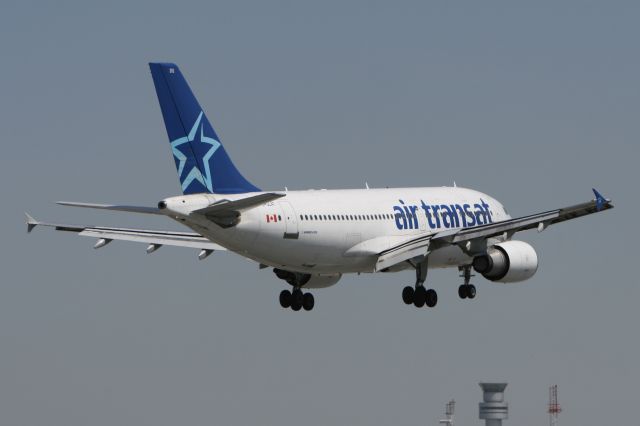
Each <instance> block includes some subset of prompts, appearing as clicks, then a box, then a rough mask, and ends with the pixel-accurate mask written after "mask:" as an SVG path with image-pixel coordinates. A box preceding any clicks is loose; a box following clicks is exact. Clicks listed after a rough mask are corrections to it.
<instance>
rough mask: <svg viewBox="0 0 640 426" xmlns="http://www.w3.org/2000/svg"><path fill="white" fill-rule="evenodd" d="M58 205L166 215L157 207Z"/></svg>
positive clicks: (59, 202)
mask: <svg viewBox="0 0 640 426" xmlns="http://www.w3.org/2000/svg"><path fill="white" fill-rule="evenodd" d="M56 204H59V205H61V206H70V207H83V208H87V209H100V210H112V211H118V212H130V213H144V214H158V215H165V214H166V213H165V212H163V211H162V210H160V209H159V208H157V207H144V206H127V205H117V204H95V203H77V202H73V201H58V202H57V203H56Z"/></svg>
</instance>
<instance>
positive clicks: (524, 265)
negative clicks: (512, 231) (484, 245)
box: [473, 241, 538, 283]
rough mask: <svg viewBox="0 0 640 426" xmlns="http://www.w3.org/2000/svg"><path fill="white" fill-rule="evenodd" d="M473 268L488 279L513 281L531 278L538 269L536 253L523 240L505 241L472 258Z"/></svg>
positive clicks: (503, 281) (504, 281) (505, 281)
mask: <svg viewBox="0 0 640 426" xmlns="http://www.w3.org/2000/svg"><path fill="white" fill-rule="evenodd" d="M473 269H474V270H475V271H476V272H479V273H481V274H482V276H483V277H485V278H486V279H488V280H491V281H497V282H502V283H513V282H518V281H524V280H527V279H529V278H531V277H532V276H533V275H534V274H535V273H536V271H537V270H538V255H537V254H536V251H535V250H534V249H533V247H531V246H530V245H529V244H527V243H525V242H524V241H505V242H504V243H498V244H496V245H493V246H491V247H489V249H488V250H487V253H486V254H482V255H480V256H476V257H475V258H473Z"/></svg>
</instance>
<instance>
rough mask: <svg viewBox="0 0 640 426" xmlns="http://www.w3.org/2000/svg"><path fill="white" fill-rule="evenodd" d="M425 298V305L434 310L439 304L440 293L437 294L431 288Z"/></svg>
mask: <svg viewBox="0 0 640 426" xmlns="http://www.w3.org/2000/svg"><path fill="white" fill-rule="evenodd" d="M425 296H426V297H425V304H426V305H427V306H428V307H430V308H433V307H434V306H436V305H437V304H438V293H436V291H435V290H434V289H432V288H430V289H429V290H427V291H426V295H425Z"/></svg>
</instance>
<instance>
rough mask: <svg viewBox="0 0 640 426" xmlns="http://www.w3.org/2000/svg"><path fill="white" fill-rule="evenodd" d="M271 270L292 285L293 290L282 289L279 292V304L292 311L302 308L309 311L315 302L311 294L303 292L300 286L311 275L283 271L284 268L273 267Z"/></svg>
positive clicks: (307, 280) (306, 281)
mask: <svg viewBox="0 0 640 426" xmlns="http://www.w3.org/2000/svg"><path fill="white" fill-rule="evenodd" d="M273 272H274V273H275V274H276V276H277V277H278V278H280V279H281V280H284V281H286V282H287V283H288V284H290V285H291V286H292V287H293V290H291V291H289V290H282V291H281V292H280V306H282V307H283V308H285V309H287V308H291V309H292V310H294V311H299V310H300V309H304V310H305V311H310V310H312V309H313V306H314V305H315V304H316V302H315V299H314V298H313V294H311V293H303V292H302V290H301V289H300V287H302V286H303V285H305V284H306V283H308V282H309V279H310V278H311V275H309V274H301V273H299V272H291V271H285V270H284V269H278V268H275V269H274V270H273Z"/></svg>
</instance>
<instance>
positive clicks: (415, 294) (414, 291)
mask: <svg viewBox="0 0 640 426" xmlns="http://www.w3.org/2000/svg"><path fill="white" fill-rule="evenodd" d="M411 264H412V265H413V267H414V268H415V269H416V284H415V287H411V286H406V287H405V288H403V289H402V301H403V302H404V303H406V304H407V305H413V306H415V307H416V308H422V307H423V306H425V305H426V306H427V307H429V308H433V307H434V306H436V304H437V303H438V293H436V291H435V290H434V289H432V288H430V289H426V288H424V282H425V281H426V280H427V266H428V262H427V258H425V259H424V260H423V261H421V262H420V263H411Z"/></svg>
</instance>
